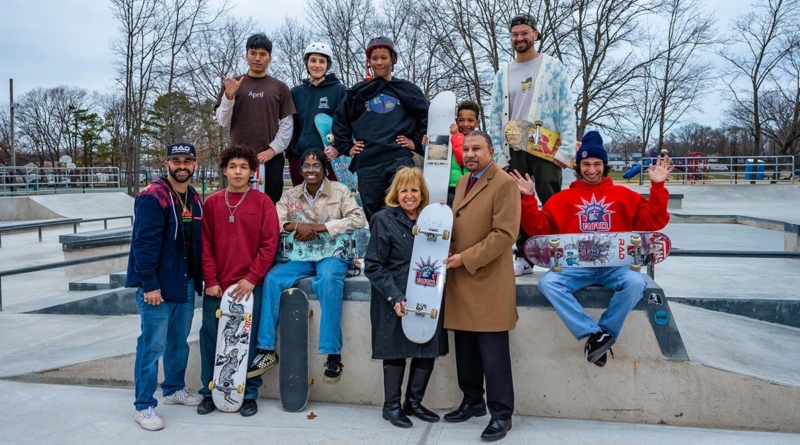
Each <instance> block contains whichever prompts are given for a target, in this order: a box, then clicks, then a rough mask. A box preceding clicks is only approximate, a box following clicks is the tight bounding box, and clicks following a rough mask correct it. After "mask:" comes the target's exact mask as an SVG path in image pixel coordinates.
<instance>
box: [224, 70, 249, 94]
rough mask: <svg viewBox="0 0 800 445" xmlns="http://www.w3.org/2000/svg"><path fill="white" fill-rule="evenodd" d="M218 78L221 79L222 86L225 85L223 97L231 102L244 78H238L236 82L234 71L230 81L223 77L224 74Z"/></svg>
mask: <svg viewBox="0 0 800 445" xmlns="http://www.w3.org/2000/svg"><path fill="white" fill-rule="evenodd" d="M220 77H222V84H223V85H225V97H227V98H228V100H233V96H234V95H235V94H236V92H237V91H239V85H241V84H242V81H243V80H244V76H242V77H240V78H239V80H236V77H237V74H236V71H234V72H233V76H231V78H230V79H229V78H227V77H225V75H224V74H223V75H221V76H220Z"/></svg>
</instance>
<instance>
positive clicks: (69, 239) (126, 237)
mask: <svg viewBox="0 0 800 445" xmlns="http://www.w3.org/2000/svg"><path fill="white" fill-rule="evenodd" d="M132 235H133V228H132V227H120V228H117V229H105V230H92V231H88V232H81V233H70V234H68V235H59V236H58V242H59V243H61V249H62V250H63V251H64V252H69V251H72V250H85V249H95V248H98V247H107V246H122V245H127V244H130V243H131V236H132Z"/></svg>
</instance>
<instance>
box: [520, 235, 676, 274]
mask: <svg viewBox="0 0 800 445" xmlns="http://www.w3.org/2000/svg"><path fill="white" fill-rule="evenodd" d="M671 246H672V244H671V242H670V240H669V238H668V237H667V235H664V234H663V233H660V232H618V233H614V232H604V233H573V234H564V235H541V236H534V237H531V238H529V239H528V241H526V242H525V257H526V258H528V259H529V260H530V261H531V262H533V264H535V265H537V266H539V267H546V268H548V269H550V270H552V271H553V272H561V270H562V269H563V268H564V267H619V266H630V267H631V269H633V270H635V271H639V270H641V268H642V266H649V265H652V264H658V263H660V262H662V261H664V260H665V259H666V258H667V256H669V252H670V248H671Z"/></svg>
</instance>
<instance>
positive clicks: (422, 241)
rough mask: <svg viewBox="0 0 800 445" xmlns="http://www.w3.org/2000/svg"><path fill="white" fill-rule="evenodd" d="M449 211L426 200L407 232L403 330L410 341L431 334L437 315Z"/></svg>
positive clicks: (450, 227)
mask: <svg viewBox="0 0 800 445" xmlns="http://www.w3.org/2000/svg"><path fill="white" fill-rule="evenodd" d="M451 230H453V211H452V210H451V209H450V207H448V206H446V205H444V204H440V203H438V202H435V203H432V204H428V206H427V207H425V208H424V209H422V212H421V213H420V214H419V218H417V224H416V225H415V226H414V227H413V229H412V231H411V233H412V234H413V235H414V246H413V249H412V251H411V264H410V267H409V269H408V283H407V284H406V306H407V315H405V316H404V317H403V322H402V323H403V332H404V333H405V334H406V337H408V339H409V340H411V341H413V342H414V343H427V342H428V341H430V339H431V338H433V334H434V333H435V332H436V326H437V325H438V324H439V321H440V318H441V306H442V294H443V293H444V282H445V277H446V276H447V271H446V270H445V265H444V264H443V261H444V259H445V258H447V254H448V253H449V251H450V231H451Z"/></svg>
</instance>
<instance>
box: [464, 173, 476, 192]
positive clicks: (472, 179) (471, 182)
mask: <svg viewBox="0 0 800 445" xmlns="http://www.w3.org/2000/svg"><path fill="white" fill-rule="evenodd" d="M476 182H478V178H476V177H475V176H470V177H469V182H468V183H467V193H464V194H465V195H469V191H470V190H472V186H473V185H475V183H476Z"/></svg>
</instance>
